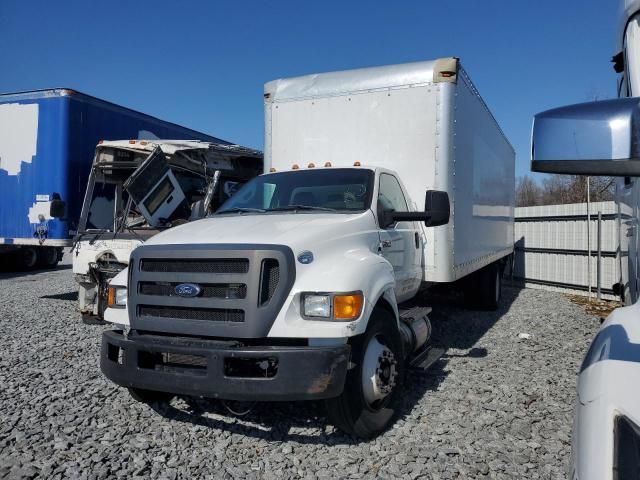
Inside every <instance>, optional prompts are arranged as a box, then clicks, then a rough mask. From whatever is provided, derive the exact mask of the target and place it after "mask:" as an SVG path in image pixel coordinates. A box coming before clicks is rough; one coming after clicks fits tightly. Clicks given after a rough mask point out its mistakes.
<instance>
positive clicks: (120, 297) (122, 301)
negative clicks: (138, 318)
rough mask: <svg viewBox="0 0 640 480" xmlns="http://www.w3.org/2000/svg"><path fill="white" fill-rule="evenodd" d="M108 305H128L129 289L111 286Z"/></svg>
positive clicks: (111, 306) (117, 306) (118, 306)
mask: <svg viewBox="0 0 640 480" xmlns="http://www.w3.org/2000/svg"><path fill="white" fill-rule="evenodd" d="M107 306H108V307H109V308H124V307H126V306H127V289H126V288H125V287H109V288H108V290H107Z"/></svg>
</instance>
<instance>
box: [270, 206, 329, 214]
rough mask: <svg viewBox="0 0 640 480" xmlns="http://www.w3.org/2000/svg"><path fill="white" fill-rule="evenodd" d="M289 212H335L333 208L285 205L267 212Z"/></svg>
mask: <svg viewBox="0 0 640 480" xmlns="http://www.w3.org/2000/svg"><path fill="white" fill-rule="evenodd" d="M290 210H293V211H295V210H319V211H321V212H337V210H336V209H335V208H329V207H314V206H312V205H285V206H283V207H276V208H270V209H269V210H267V211H268V212H286V211H290Z"/></svg>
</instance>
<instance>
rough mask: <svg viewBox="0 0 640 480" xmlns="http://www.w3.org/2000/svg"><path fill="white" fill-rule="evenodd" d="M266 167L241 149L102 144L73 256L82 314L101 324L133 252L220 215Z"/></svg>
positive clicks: (190, 144) (151, 143)
mask: <svg viewBox="0 0 640 480" xmlns="http://www.w3.org/2000/svg"><path fill="white" fill-rule="evenodd" d="M262 168H263V167H262V153H261V152H259V151H257V150H252V149H249V148H245V147H241V146H238V145H230V144H222V143H211V142H200V141H175V140H154V141H146V140H118V141H103V142H101V143H100V144H99V145H98V147H97V148H96V154H95V158H94V162H93V165H92V170H91V174H90V176H89V182H88V185H87V190H86V194H85V200H84V204H83V209H82V215H81V219H80V226H79V230H78V235H77V237H76V241H75V244H74V247H73V249H72V254H73V272H74V274H75V278H76V281H77V282H78V284H79V296H78V303H79V310H80V312H81V313H83V314H89V315H93V316H97V317H98V318H99V319H103V318H104V313H105V309H106V307H107V301H108V298H107V296H108V290H107V286H108V283H109V280H110V279H112V278H113V277H114V276H116V275H117V274H118V273H119V272H120V271H121V270H122V269H123V268H125V267H126V266H127V264H128V262H129V255H130V254H131V252H132V251H133V250H134V249H135V248H136V247H138V246H140V245H142V244H143V243H144V242H145V241H147V240H148V239H149V238H151V237H153V236H154V235H156V234H157V233H159V232H161V231H163V230H166V229H168V228H171V227H173V226H175V225H180V224H182V223H186V222H188V221H191V220H195V219H198V218H202V217H204V216H205V215H207V214H208V213H211V212H213V211H215V210H216V209H217V208H218V207H219V206H220V205H221V204H222V203H223V202H224V201H225V200H226V199H228V198H229V197H230V196H231V195H232V194H233V193H234V192H235V191H236V190H237V189H238V187H239V186H241V185H242V184H244V183H245V182H246V181H247V180H249V179H250V178H253V177H254V176H256V175H258V174H260V173H261V172H262Z"/></svg>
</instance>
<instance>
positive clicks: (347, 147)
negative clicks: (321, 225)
mask: <svg viewBox="0 0 640 480" xmlns="http://www.w3.org/2000/svg"><path fill="white" fill-rule="evenodd" d="M441 88H448V85H447V86H441V85H437V84H431V83H427V84H420V85H406V86H395V87H390V88H381V89H378V90H374V91H365V92H354V93H350V94H340V95H332V96H325V97H315V98H303V99H295V100H285V101H277V100H276V101H274V102H273V103H267V104H266V106H267V108H266V110H265V126H266V133H265V159H266V162H265V165H267V167H266V168H269V167H270V166H273V167H274V168H276V169H277V170H282V169H289V168H291V166H292V165H293V164H298V165H300V167H301V168H306V166H307V165H308V164H309V163H314V164H315V165H316V167H322V168H323V165H324V164H325V163H326V162H331V164H332V165H333V166H352V165H353V164H354V162H356V161H358V162H361V164H363V165H372V166H376V167H383V168H388V169H390V170H394V171H396V172H397V173H398V175H399V176H400V180H401V181H402V183H403V184H404V186H405V188H406V189H407V192H408V194H409V196H410V198H409V199H408V200H409V201H410V202H411V203H413V206H414V208H415V209H416V210H422V209H424V197H425V192H426V190H429V189H445V190H446V186H447V184H448V181H447V175H448V173H447V169H446V168H445V169H444V170H443V171H444V174H443V175H444V176H443V175H439V174H438V166H437V165H436V162H437V159H438V148H439V145H438V132H437V128H438V127H437V117H438V109H440V106H439V103H438V102H439V95H440V89H441ZM438 228H440V227H438ZM443 228H444V229H445V230H446V229H447V227H446V226H445V227H443ZM433 230H434V229H429V228H425V229H424V230H423V233H424V239H425V245H426V246H425V250H424V254H425V256H424V260H423V262H424V265H425V270H426V271H429V272H431V274H432V275H433V273H434V272H435V271H436V270H437V269H438V267H437V266H436V265H435V262H436V261H439V262H441V263H442V262H445V263H446V262H447V261H449V263H447V265H449V264H450V263H451V262H450V257H449V256H447V255H440V256H439V258H438V259H436V255H435V250H436V243H435V240H434V231H433ZM444 238H445V240H444V244H445V245H446V243H447V238H448V237H447V236H446V233H445V237H444ZM440 244H443V242H442V241H441V242H440ZM440 269H442V267H440Z"/></svg>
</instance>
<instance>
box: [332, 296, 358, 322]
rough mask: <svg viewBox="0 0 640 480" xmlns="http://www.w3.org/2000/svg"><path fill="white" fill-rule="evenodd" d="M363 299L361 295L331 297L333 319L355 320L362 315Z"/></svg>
mask: <svg viewBox="0 0 640 480" xmlns="http://www.w3.org/2000/svg"><path fill="white" fill-rule="evenodd" d="M363 304H364V298H363V296H362V293H360V292H358V293H351V294H349V295H336V296H334V297H333V319H334V320H355V319H356V318H358V317H359V316H360V314H361V313H362V305H363Z"/></svg>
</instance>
